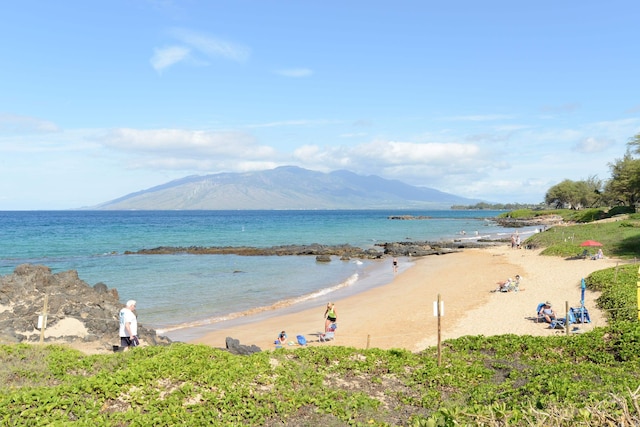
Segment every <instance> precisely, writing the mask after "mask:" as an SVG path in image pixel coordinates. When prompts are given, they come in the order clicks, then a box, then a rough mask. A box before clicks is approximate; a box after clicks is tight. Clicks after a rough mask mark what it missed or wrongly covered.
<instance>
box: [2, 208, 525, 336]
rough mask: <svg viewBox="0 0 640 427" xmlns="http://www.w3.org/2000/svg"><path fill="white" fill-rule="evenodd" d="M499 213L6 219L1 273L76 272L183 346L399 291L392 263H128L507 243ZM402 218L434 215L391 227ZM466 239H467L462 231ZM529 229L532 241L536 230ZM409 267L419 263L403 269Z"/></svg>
mask: <svg viewBox="0 0 640 427" xmlns="http://www.w3.org/2000/svg"><path fill="white" fill-rule="evenodd" d="M497 214H498V212H486V211H482V212H476V211H115V212H114V211H27V212H0V274H2V275H5V274H10V273H12V272H13V269H14V268H15V267H16V266H17V265H20V264H24V263H30V264H42V265H46V266H48V267H50V268H51V269H52V271H53V272H61V271H67V270H77V271H78V275H79V277H80V278H81V279H82V280H84V281H86V282H87V283H88V284H89V285H94V284H96V283H98V282H102V283H104V284H106V285H107V286H108V287H109V288H116V289H117V290H118V292H119V295H120V297H121V299H122V300H127V299H136V300H137V301H138V307H137V311H138V316H139V319H140V322H141V323H142V324H144V325H145V326H149V327H152V328H154V329H158V330H160V331H161V332H163V333H166V335H168V336H169V337H170V338H172V339H183V338H184V337H192V335H190V334H193V333H194V332H193V331H195V330H197V331H198V333H204V332H206V330H207V328H210V327H220V326H221V325H223V324H224V322H226V321H229V320H231V319H240V318H243V317H245V316H246V315H248V314H254V313H268V312H271V311H273V310H274V309H275V308H282V307H289V308H290V309H300V308H306V307H308V306H312V305H318V306H322V305H324V304H326V302H327V301H328V300H330V299H335V298H337V297H339V296H342V295H346V294H349V293H355V292H359V291H362V290H364V289H367V288H369V287H372V286H378V285H381V284H384V283H388V282H390V281H391V280H392V278H393V274H392V271H391V267H390V265H387V264H388V261H372V260H350V261H340V260H338V259H337V258H336V259H334V260H333V261H332V262H330V263H316V261H315V257H306V256H283V257H278V256H273V257H264V256H256V257H253V256H251V257H246V256H237V255H188V254H176V255H125V254H124V252H125V251H137V250H139V249H144V248H147V249H148V248H155V247H158V246H183V247H188V246H256V247H270V246H277V245H290V244H311V243H320V244H326V245H334V244H344V243H348V244H351V245H353V246H359V247H362V248H370V247H374V246H375V244H376V243H384V242H397V241H411V240H414V241H425V240H427V241H438V240H451V239H454V238H455V239H461V238H462V239H473V238H476V237H489V236H491V237H493V238H495V237H498V236H503V237H508V236H509V235H510V234H511V233H512V232H513V230H507V229H504V228H502V227H499V226H497V225H496V224H495V223H494V222H493V221H491V218H492V217H494V216H495V215H497ZM391 215H414V216H419V215H422V216H428V217H429V219H426V220H410V221H403V220H390V219H388V217H389V216H391ZM463 230H464V231H465V234H464V235H463V234H462V233H461V232H462V231H463ZM530 231H531V229H529V230H526V229H525V230H522V229H521V230H519V232H520V233H521V234H523V233H524V234H526V233H527V232H530ZM401 265H402V268H407V267H409V266H410V264H408V263H406V262H403V263H401Z"/></svg>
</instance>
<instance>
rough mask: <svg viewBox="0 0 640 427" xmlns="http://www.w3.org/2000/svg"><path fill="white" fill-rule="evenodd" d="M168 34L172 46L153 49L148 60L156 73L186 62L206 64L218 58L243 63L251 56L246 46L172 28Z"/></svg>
mask: <svg viewBox="0 0 640 427" xmlns="http://www.w3.org/2000/svg"><path fill="white" fill-rule="evenodd" d="M169 34H170V36H171V37H172V38H174V39H175V40H174V41H173V42H172V45H171V46H168V47H164V48H156V49H154V54H153V56H152V58H151V60H150V62H151V66H152V67H153V68H154V69H155V70H156V71H158V72H161V71H162V70H164V69H166V68H168V67H171V66H172V65H175V64H177V63H179V62H183V61H186V60H192V61H193V62H194V63H206V62H207V61H206V60H207V59H211V58H217V57H218V58H225V59H230V60H232V61H237V62H244V61H246V60H247V59H248V58H249V56H250V54H251V50H250V49H249V48H248V47H246V46H243V45H241V44H238V43H233V42H230V41H228V40H224V39H221V38H218V37H214V36H210V35H208V34H204V33H198V32H195V31H191V30H187V29H183V28H174V29H172V30H171V31H170V32H169Z"/></svg>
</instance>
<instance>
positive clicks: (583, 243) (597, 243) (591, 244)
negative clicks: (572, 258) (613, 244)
mask: <svg viewBox="0 0 640 427" xmlns="http://www.w3.org/2000/svg"><path fill="white" fill-rule="evenodd" d="M580 246H602V243H600V242H596V241H595V240H585V241H584V242H582V243H580Z"/></svg>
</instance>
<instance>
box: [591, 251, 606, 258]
mask: <svg viewBox="0 0 640 427" xmlns="http://www.w3.org/2000/svg"><path fill="white" fill-rule="evenodd" d="M602 258H604V254H603V253H602V249H598V252H597V253H596V254H595V255H594V256H592V257H591V259H594V260H595V259H602Z"/></svg>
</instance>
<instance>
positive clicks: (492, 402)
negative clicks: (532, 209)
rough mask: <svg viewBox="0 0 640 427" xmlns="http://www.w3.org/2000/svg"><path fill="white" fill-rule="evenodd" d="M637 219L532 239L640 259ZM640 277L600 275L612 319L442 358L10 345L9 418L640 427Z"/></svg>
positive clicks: (0, 361)
mask: <svg viewBox="0 0 640 427" xmlns="http://www.w3.org/2000/svg"><path fill="white" fill-rule="evenodd" d="M636 221H638V220H637V219H634V218H631V219H629V220H624V221H619V222H613V223H606V224H604V223H603V224H585V225H574V226H570V227H556V228H554V229H551V230H550V231H547V232H544V233H539V234H537V235H535V236H533V237H532V238H531V239H530V240H527V242H525V243H529V244H535V245H540V246H547V245H548V247H547V249H546V250H545V252H547V251H550V252H557V253H559V254H560V256H566V255H567V254H569V255H571V254H574V253H575V252H576V251H577V249H578V248H579V246H578V245H579V242H580V241H582V240H583V239H584V240H586V239H594V240H598V241H601V242H602V243H603V244H604V248H605V253H606V254H608V255H609V256H611V255H614V254H615V256H621V257H624V258H633V257H635V256H637V254H638V251H637V249H638V246H637V242H638V235H640V227H638V226H637V224H636ZM612 234H613V236H612ZM563 251H564V252H563ZM563 254H564V255H563ZM637 280H638V266H637V265H633V264H629V265H623V266H620V267H618V268H612V269H607V270H602V271H598V272H595V273H593V274H592V275H591V276H589V277H588V278H587V286H588V287H589V288H590V289H594V290H598V291H600V292H601V296H600V297H599V299H598V305H599V306H600V307H601V308H603V309H604V310H605V311H606V312H607V314H608V316H609V319H610V324H609V326H607V327H604V328H596V329H594V330H593V331H591V332H588V333H584V334H577V335H571V336H566V335H564V334H561V335H556V336H550V337H531V336H518V335H502V336H493V337H483V336H467V337H461V338H458V339H454V340H448V341H445V342H444V346H443V349H442V362H443V363H442V364H441V366H438V364H437V354H436V349H435V348H427V349H426V350H424V351H423V352H420V353H411V352H408V351H405V350H400V349H394V350H379V349H368V350H363V349H354V348H349V347H334V346H332V347H309V348H300V349H296V350H290V349H281V350H276V351H272V352H271V351H265V352H260V353H256V354H253V355H250V356H233V355H231V354H229V353H227V352H224V351H222V350H218V349H214V348H210V347H207V346H202V345H191V344H182V343H175V344H172V345H170V346H164V347H145V348H136V349H134V350H133V351H130V352H125V353H114V354H108V355H95V356H87V355H83V354H81V353H79V352H78V351H75V350H72V349H69V348H67V347H64V346H59V345H49V346H40V345H26V344H19V345H5V346H0V425H29V426H40V425H42V426H44V425H46V426H66V425H82V426H84V425H86V426H93V425H102V426H166V425H191V426H198V425H221V426H222V425H225V426H227V425H249V426H252V425H254V426H276V425H296V426H316V425H323V426H346V425H353V426H396V425H398V426H416V427H418V426H459V425H460V426H465V425H469V426H471V425H474V426H475V425H485V426H507V425H508V426H513V425H526V426H547V425H552V426H601V425H616V426H618V425H620V426H631V425H640V401H639V396H640V388H639V386H640V323H639V322H638V317H637V316H638V314H637V301H636V290H637Z"/></svg>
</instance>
